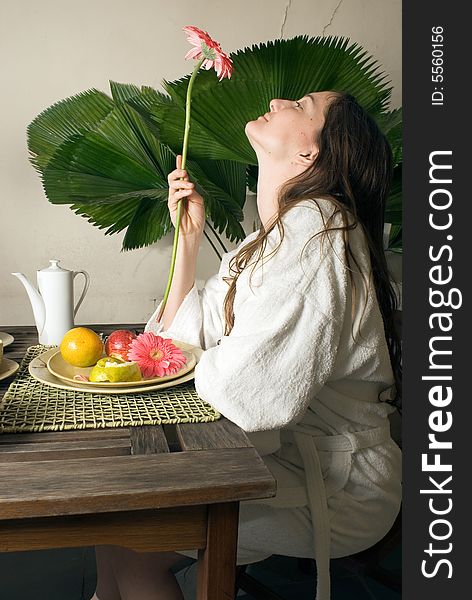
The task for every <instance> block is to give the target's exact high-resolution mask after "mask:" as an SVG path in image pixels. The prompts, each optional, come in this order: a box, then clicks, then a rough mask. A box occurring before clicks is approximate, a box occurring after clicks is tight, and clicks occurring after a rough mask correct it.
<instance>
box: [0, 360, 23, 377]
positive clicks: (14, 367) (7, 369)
mask: <svg viewBox="0 0 472 600" xmlns="http://www.w3.org/2000/svg"><path fill="white" fill-rule="evenodd" d="M19 368H20V365H19V364H18V363H17V362H15V361H14V360H10V359H9V358H4V359H3V360H2V361H1V362H0V380H1V379H6V378H7V377H10V375H13V374H14V373H16V372H17V371H18V369H19Z"/></svg>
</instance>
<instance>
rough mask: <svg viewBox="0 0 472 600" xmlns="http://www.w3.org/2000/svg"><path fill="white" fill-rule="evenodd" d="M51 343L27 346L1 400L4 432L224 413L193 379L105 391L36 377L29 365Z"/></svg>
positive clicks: (187, 419) (210, 417) (198, 418)
mask: <svg viewBox="0 0 472 600" xmlns="http://www.w3.org/2000/svg"><path fill="white" fill-rule="evenodd" d="M49 348H51V346H41V345H38V346H31V347H30V348H28V350H27V352H26V355H25V357H24V359H23V360H22V362H21V365H20V369H19V370H18V373H17V375H16V377H15V379H14V381H13V382H12V383H11V384H10V386H9V388H8V390H7V391H6V393H5V396H4V398H3V400H2V402H1V404H0V432H3V433H17V432H29V431H35V432H38V431H65V430H70V429H99V428H102V427H131V426H136V425H166V424H170V423H200V422H201V423H207V422H209V421H216V420H217V419H219V418H220V416H221V415H220V413H219V412H218V411H216V410H215V409H214V408H213V407H212V406H210V405H209V404H207V403H206V402H204V401H203V400H202V399H201V398H199V396H198V394H197V392H196V391H195V386H194V384H193V381H191V382H187V383H182V384H181V385H178V386H175V387H171V388H165V389H162V390H156V391H154V392H149V393H146V394H142V393H141V394H129V395H126V394H123V395H121V394H120V395H118V394H117V395H105V394H92V393H89V392H82V391H69V390H62V389H59V388H54V387H51V386H49V385H46V384H44V383H41V382H40V381H38V380H36V379H34V377H31V375H30V374H29V372H28V365H29V363H30V361H31V360H33V358H35V357H36V356H38V355H39V354H42V353H43V352H45V351H46V350H48V349H49Z"/></svg>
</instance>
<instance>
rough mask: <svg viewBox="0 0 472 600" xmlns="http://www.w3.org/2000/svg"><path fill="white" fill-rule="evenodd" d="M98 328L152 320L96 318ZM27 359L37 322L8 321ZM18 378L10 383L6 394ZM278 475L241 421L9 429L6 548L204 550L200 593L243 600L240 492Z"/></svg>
mask: <svg viewBox="0 0 472 600" xmlns="http://www.w3.org/2000/svg"><path fill="white" fill-rule="evenodd" d="M90 327H91V328H92V329H94V330H95V331H103V332H105V333H108V332H110V331H111V330H113V329H120V328H126V329H142V325H113V326H104V325H91V326H90ZM0 330H1V331H8V332H9V333H11V334H12V335H13V336H14V337H15V341H14V342H13V343H12V344H11V345H10V346H8V347H7V348H5V356H6V358H10V359H12V360H16V361H17V362H20V360H21V359H22V357H23V355H24V353H25V350H26V348H27V347H28V346H31V345H34V344H37V343H38V342H37V333H36V328H34V327H11V326H7V327H5V326H3V327H2V326H0ZM10 382H11V378H9V379H7V380H4V381H1V382H0V401H1V398H2V397H3V394H4V392H5V390H6V389H7V387H8V385H9V383H10ZM275 492H276V484H275V480H274V478H273V477H272V475H271V474H270V472H269V471H268V469H267V468H266V466H265V465H264V462H263V461H262V459H261V458H260V457H259V455H258V454H257V452H256V450H255V449H254V447H253V446H252V444H251V443H250V441H249V440H248V438H247V436H246V435H245V433H244V432H243V431H242V430H241V429H240V428H239V427H237V426H236V425H235V424H234V423H232V422H231V421H228V420H227V419H225V418H222V419H220V420H218V421H215V422H213V423H196V424H181V425H169V426H167V425H164V426H145V427H129V428H117V429H101V430H85V431H66V432H52V433H29V434H28V433H21V434H1V433H0V551H2V552H8V551H18V550H35V549H41V548H70V547H74V546H95V545H101V544H116V545H121V546H127V547H129V548H133V549H134V550H137V551H150V552H151V551H169V550H187V549H191V548H192V549H198V584H197V590H198V591H197V598H198V600H223V599H224V600H233V598H234V580H235V567H236V546H237V528H238V512H239V501H240V500H248V499H256V498H267V497H271V496H274V495H275Z"/></svg>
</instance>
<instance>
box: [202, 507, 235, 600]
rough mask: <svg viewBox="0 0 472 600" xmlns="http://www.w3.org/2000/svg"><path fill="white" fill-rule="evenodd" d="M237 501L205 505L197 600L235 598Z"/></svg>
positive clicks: (230, 599)
mask: <svg viewBox="0 0 472 600" xmlns="http://www.w3.org/2000/svg"><path fill="white" fill-rule="evenodd" d="M238 516H239V502H225V503H222V504H209V505H208V525H207V543H206V548H204V549H203V550H199V551H198V574H197V600H234V595H235V577H236V551H237V544H238Z"/></svg>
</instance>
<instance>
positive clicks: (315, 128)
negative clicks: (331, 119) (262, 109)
mask: <svg viewBox="0 0 472 600" xmlns="http://www.w3.org/2000/svg"><path fill="white" fill-rule="evenodd" d="M334 95H335V94H334V93H333V92H313V93H311V94H307V95H306V96H303V98H300V100H298V101H297V100H281V99H274V100H272V101H271V102H270V112H268V113H265V114H264V115H262V116H260V117H258V118H257V119H256V120H254V121H249V122H248V123H247V124H246V127H245V132H246V135H247V137H248V139H249V141H250V143H251V146H252V147H253V148H254V150H255V152H256V154H257V155H258V157H259V158H262V156H261V153H262V155H263V156H266V157H268V158H271V159H275V160H277V161H280V160H282V161H285V160H289V161H291V162H300V161H305V162H306V163H307V165H306V166H308V164H309V162H312V161H313V160H314V159H315V158H316V155H317V154H318V150H319V148H318V143H317V140H318V137H319V134H320V133H321V130H322V129H323V126H324V122H325V113H326V109H327V107H328V105H329V103H330V101H331V100H332V99H333V98H334Z"/></svg>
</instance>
